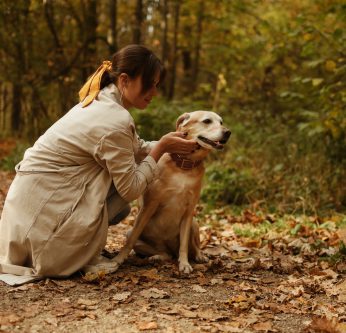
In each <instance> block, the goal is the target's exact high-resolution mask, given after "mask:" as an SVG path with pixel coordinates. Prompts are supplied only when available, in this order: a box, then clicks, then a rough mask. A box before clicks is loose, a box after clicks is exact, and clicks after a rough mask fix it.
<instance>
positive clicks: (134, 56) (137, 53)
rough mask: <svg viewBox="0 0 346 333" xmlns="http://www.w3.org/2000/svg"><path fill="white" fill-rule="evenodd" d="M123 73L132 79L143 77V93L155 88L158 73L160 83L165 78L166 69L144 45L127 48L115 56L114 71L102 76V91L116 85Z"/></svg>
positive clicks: (113, 61) (113, 59) (113, 58)
mask: <svg viewBox="0 0 346 333" xmlns="http://www.w3.org/2000/svg"><path fill="white" fill-rule="evenodd" d="M121 73H126V74H127V75H128V76H129V77H130V78H131V79H135V78H137V77H138V76H139V75H141V76H142V92H143V93H145V92H146V91H148V90H149V89H150V88H151V87H152V86H153V84H154V80H155V77H156V75H157V73H159V74H160V80H159V83H162V81H163V80H164V77H165V69H164V67H163V65H162V63H161V61H160V60H159V58H158V57H157V56H156V55H155V54H154V53H153V52H152V51H150V50H149V49H147V48H146V47H145V46H142V45H128V46H125V47H124V48H122V49H120V50H119V51H118V52H116V53H115V54H114V55H113V57H112V70H111V71H106V72H105V73H104V74H103V75H102V79H101V86H100V89H102V88H104V87H106V86H107V85H109V84H110V83H116V82H117V80H118V77H119V76H120V74H121Z"/></svg>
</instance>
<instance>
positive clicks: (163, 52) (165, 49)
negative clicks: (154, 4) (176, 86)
mask: <svg viewBox="0 0 346 333" xmlns="http://www.w3.org/2000/svg"><path fill="white" fill-rule="evenodd" d="M161 28H162V41H161V44H162V49H161V61H162V63H163V66H164V67H165V68H166V69H167V67H168V40H167V35H168V0H163V6H162V26H161ZM167 79H168V78H166V80H165V82H164V83H163V84H162V93H163V95H164V96H167V95H168V94H167V90H168V89H167Z"/></svg>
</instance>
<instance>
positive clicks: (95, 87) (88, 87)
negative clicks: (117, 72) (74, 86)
mask: <svg viewBox="0 0 346 333" xmlns="http://www.w3.org/2000/svg"><path fill="white" fill-rule="evenodd" d="M111 70H112V62H111V61H109V60H106V61H104V62H103V63H102V65H101V66H100V67H99V68H98V69H97V70H96V72H95V73H94V74H93V75H91V76H90V77H89V79H88V81H87V82H86V83H85V84H84V86H83V87H82V88H81V90H79V101H80V102H82V101H83V104H82V107H83V108H84V107H86V106H88V105H89V104H90V103H91V102H92V101H93V100H94V99H96V98H97V95H98V94H99V92H100V86H101V78H102V75H103V73H104V72H105V71H111Z"/></svg>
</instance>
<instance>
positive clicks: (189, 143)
mask: <svg viewBox="0 0 346 333" xmlns="http://www.w3.org/2000/svg"><path fill="white" fill-rule="evenodd" d="M184 138H185V134H184V133H182V132H171V133H168V134H166V135H164V136H163V137H162V138H161V139H160V140H159V141H158V142H157V144H156V145H155V146H154V147H153V148H152V150H151V151H150V154H149V155H150V156H151V157H152V158H154V160H155V161H156V162H157V161H158V160H159V159H160V157H161V156H162V155H163V154H164V153H175V154H181V155H187V154H191V153H192V152H193V151H195V150H196V148H197V147H198V144H197V142H196V141H195V140H187V139H184Z"/></svg>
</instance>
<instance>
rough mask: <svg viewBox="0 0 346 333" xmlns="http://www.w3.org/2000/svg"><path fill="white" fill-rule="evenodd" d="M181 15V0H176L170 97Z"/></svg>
mask: <svg viewBox="0 0 346 333" xmlns="http://www.w3.org/2000/svg"><path fill="white" fill-rule="evenodd" d="M179 16H180V0H175V5H174V28H173V34H174V35H173V36H174V37H173V50H172V67H171V77H170V83H169V90H168V99H172V98H173V97H174V88H175V79H176V66H177V59H178V32H179Z"/></svg>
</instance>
